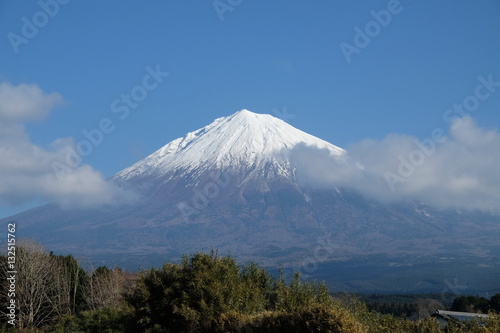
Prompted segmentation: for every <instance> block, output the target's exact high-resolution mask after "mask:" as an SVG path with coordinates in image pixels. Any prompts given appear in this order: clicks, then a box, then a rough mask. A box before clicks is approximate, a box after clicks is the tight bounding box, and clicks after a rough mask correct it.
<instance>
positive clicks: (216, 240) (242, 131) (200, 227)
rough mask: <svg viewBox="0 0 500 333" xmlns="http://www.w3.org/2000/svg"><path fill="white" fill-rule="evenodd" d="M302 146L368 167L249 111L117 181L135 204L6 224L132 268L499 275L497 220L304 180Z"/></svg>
mask: <svg viewBox="0 0 500 333" xmlns="http://www.w3.org/2000/svg"><path fill="white" fill-rule="evenodd" d="M296 149H301V150H306V151H308V152H309V153H311V154H317V153H318V152H321V154H320V155H321V156H324V157H325V158H328V159H329V160H331V161H334V162H335V163H339V164H342V165H344V166H347V167H352V168H358V169H362V168H363V166H362V165H360V164H358V163H356V162H355V161H351V160H350V159H349V158H348V154H347V152H346V151H345V150H343V149H342V148H339V147H337V146H335V145H333V144H330V143H328V142H326V141H324V140H321V139H319V138H317V137H314V136H312V135H309V134H307V133H305V132H302V131H300V130H298V129H296V128H294V127H293V126H291V125H289V124H288V123H286V122H284V121H282V120H280V119H278V118H275V117H273V116H271V115H266V114H256V113H253V112H250V111H248V110H241V111H239V112H236V113H235V114H233V115H231V116H228V117H223V118H219V119H216V120H215V121H214V122H212V123H211V124H209V125H208V126H206V127H203V128H201V129H198V130H196V131H194V132H191V133H188V134H186V136H184V137H182V138H178V139H176V140H173V141H171V142H170V143H168V144H167V145H165V146H164V147H162V148H160V149H159V150H157V151H156V152H154V153H153V154H151V155H149V156H148V157H146V158H145V159H143V160H141V161H138V162H137V163H135V164H134V165H132V166H130V167H128V168H126V169H124V170H122V171H120V172H118V173H117V174H116V175H114V176H113V177H111V178H110V179H109V181H110V182H112V183H114V184H116V185H117V187H119V188H120V189H121V190H123V191H132V192H134V193H136V194H137V197H138V199H137V200H136V202H135V203H133V204H131V203H124V204H120V203H117V205H116V206H106V207H100V208H93V209H62V208H60V207H58V206H56V205H53V204H49V205H45V206H41V207H38V208H34V209H31V210H29V211H26V212H23V213H20V214H17V215H14V216H12V217H10V218H8V219H4V220H3V221H2V222H7V221H16V222H18V223H19V228H18V229H19V232H18V237H25V238H26V237H29V238H34V239H36V240H37V241H38V242H40V243H41V244H43V245H45V246H46V247H47V248H48V249H50V250H52V251H55V252H64V253H72V254H74V255H76V256H80V257H84V258H85V257H86V258H89V257H90V258H91V259H92V260H93V261H94V262H98V263H103V264H107V265H119V266H122V267H128V268H130V269H137V268H138V267H149V266H151V265H160V264H161V263H163V262H164V261H166V260H176V259H179V258H180V257H181V256H182V255H183V254H187V253H193V252H196V251H207V250H210V249H216V250H218V251H219V252H220V253H223V254H231V255H232V256H235V257H236V258H238V260H242V261H248V260H252V261H256V262H257V263H260V264H263V265H273V266H277V265H284V266H285V267H295V268H296V269H297V268H298V269H301V270H302V271H303V273H307V274H309V275H312V276H313V277H317V278H326V279H327V280H328V279H330V280H332V279H333V280H334V282H332V283H335V284H336V285H337V286H342V287H343V288H344V289H352V290H412V291H415V290H436V289H437V288H441V285H442V284H443V281H444V279H445V278H448V279H453V278H455V277H457V276H459V277H461V278H462V279H463V280H466V281H468V282H466V283H468V284H467V285H468V286H469V287H470V288H469V289H474V288H476V286H482V287H485V286H486V284H485V282H484V281H483V280H481V279H480V278H479V280H478V278H475V277H474V275H471V274H470V272H471V269H476V268H477V267H481V268H477V269H483V270H484V274H483V275H482V276H485V279H486V277H488V276H490V274H497V275H498V273H499V272H498V269H496V268H494V267H495V266H496V267H498V265H497V264H498V261H499V259H498V258H499V257H500V245H499V244H498V241H497V240H498V236H499V235H500V226H499V225H500V222H499V221H500V219H499V217H498V216H493V215H490V214H485V213H481V212H458V211H442V210H438V209H434V208H432V207H430V206H425V205H422V204H419V203H416V202H411V201H401V202H399V203H393V204H387V203H381V202H378V201H377V200H375V199H371V198H368V197H365V196H363V195H362V194H360V193H358V192H357V191H355V190H353V189H350V188H349V187H348V186H344V187H335V186H330V187H328V186H324V187H321V188H318V187H315V186H313V185H311V184H307V182H304V181H302V180H301V172H300V171H301V170H300V163H297V162H296V161H295V160H294V159H292V158H291V155H292V154H293V152H294V151H295V150H296ZM477 258H481V260H480V262H479V263H478V261H477ZM419 265H420V266H419ZM476 266H477V267H476ZM360 267H364V268H363V269H362V272H363V273H360V272H361V271H360ZM418 267H420V268H418ZM429 267H432V268H429ZM435 267H440V270H438V271H436V270H435ZM457 267H462V268H460V269H457ZM415 270H416V271H419V272H421V274H417V273H415ZM332 271H335V272H336V273H335V274H336V275H335V277H332ZM424 271H425V272H426V273H428V272H429V271H431V272H432V274H430V275H429V274H426V273H425V272H424ZM367 272H370V273H367ZM451 272H452V273H451ZM467 272H469V273H467ZM429 276H430V277H429ZM333 280H332V281H333ZM415 286H418V287H415ZM412 288H413V289H412Z"/></svg>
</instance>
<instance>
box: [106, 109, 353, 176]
mask: <svg viewBox="0 0 500 333" xmlns="http://www.w3.org/2000/svg"><path fill="white" fill-rule="evenodd" d="M298 144H302V145H306V146H312V147H315V148H319V149H327V150H328V151H329V152H330V154H331V155H334V156H341V155H343V154H344V153H345V151H344V150H343V149H341V148H339V147H337V146H334V145H332V144H330V143H328V142H326V141H324V140H321V139H319V138H317V137H315V136H312V135H310V134H307V133H305V132H303V131H301V130H298V129H296V128H295V127H293V126H291V125H289V124H287V123H286V122H284V121H283V120H281V119H278V118H276V117H273V116H271V115H268V114H258V113H254V112H251V111H248V110H245V109H243V110H241V111H238V112H236V113H234V114H232V115H231V116H228V117H222V118H218V119H216V120H215V121H213V122H212V123H211V124H209V125H207V126H205V127H203V128H201V129H198V130H196V131H194V132H190V133H188V134H186V135H185V136H184V137H182V138H178V139H176V140H173V141H171V142H170V143H168V144H167V145H165V146H164V147H162V148H160V149H159V150H157V151H156V152H154V153H153V154H151V155H149V156H148V157H146V158H145V159H144V160H142V161H139V162H137V163H136V164H134V165H132V166H131V167H129V168H127V169H125V170H123V171H121V172H119V173H118V174H117V175H116V176H115V177H117V178H122V179H129V178H132V177H134V176H137V175H148V174H155V173H161V174H165V173H167V172H175V171H176V170H179V169H183V170H185V171H193V170H194V169H197V168H202V169H212V168H217V169H225V168H233V169H234V168H236V169H237V168H241V167H247V168H249V167H252V168H258V167H259V166H263V165H265V164H267V163H273V164H283V163H286V154H287V152H289V151H290V150H291V149H293V148H294V147H295V146H297V145H298Z"/></svg>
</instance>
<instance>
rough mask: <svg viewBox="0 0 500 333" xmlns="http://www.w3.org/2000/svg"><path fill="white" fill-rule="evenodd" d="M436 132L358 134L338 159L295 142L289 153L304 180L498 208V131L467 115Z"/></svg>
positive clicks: (383, 195) (381, 196)
mask: <svg viewBox="0 0 500 333" xmlns="http://www.w3.org/2000/svg"><path fill="white" fill-rule="evenodd" d="M442 134H443V135H442V136H441V137H440V139H439V140H432V139H431V138H428V139H425V140H419V139H418V138H415V137H412V136H408V135H402V134H390V135H388V136H386V137H385V138H384V139H382V140H380V141H376V140H364V141H361V142H359V143H356V144H354V145H352V146H350V147H349V148H348V149H347V151H348V153H347V155H346V158H345V159H344V160H339V159H337V158H334V157H330V156H329V154H328V152H327V151H322V150H316V151H315V152H314V153H312V152H311V151H310V150H307V149H304V147H296V148H295V149H294V150H293V152H292V154H291V158H292V161H293V162H295V163H298V165H299V166H300V168H299V170H298V174H297V175H298V177H299V178H300V180H301V181H302V182H303V183H306V184H309V185H313V186H319V187H328V186H339V187H351V188H354V189H356V190H358V191H360V192H361V193H363V194H365V195H367V196H370V197H372V198H376V199H378V200H380V201H384V202H391V201H398V200H402V199H409V200H419V201H421V202H424V203H427V204H430V205H433V206H437V207H440V208H456V209H481V210H486V211H489V210H492V211H500V154H499V152H500V134H499V132H498V131H496V130H486V129H483V128H480V127H479V126H477V124H476V123H475V122H474V120H473V119H472V118H470V117H467V118H461V119H457V120H455V121H454V122H453V123H452V124H451V126H450V128H449V131H448V133H442ZM358 163H359V164H358ZM356 165H357V166H356Z"/></svg>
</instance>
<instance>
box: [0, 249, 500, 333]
mask: <svg viewBox="0 0 500 333" xmlns="http://www.w3.org/2000/svg"><path fill="white" fill-rule="evenodd" d="M21 251H24V252H23V253H24V254H26V253H28V254H30V255H31V254H32V255H35V254H36V255H37V256H38V257H37V258H38V259H39V260H41V259H44V260H47V261H46V263H47V264H48V263H51V264H54V266H51V267H52V269H56V268H57V267H62V268H65V269H60V270H58V272H59V273H58V274H59V275H58V277H57V280H58V281H59V283H62V284H61V285H66V286H68V287H69V288H68V289H67V291H66V293H64V294H59V293H55V292H54V291H53V290H52V289H50V288H42V287H41V285H40V284H37V285H34V284H33V285H32V287H34V288H40V290H41V291H42V290H43V292H47V295H46V297H50V301H47V302H42V303H40V304H42V305H43V306H45V307H47V308H46V309H45V311H41V312H39V315H43V316H44V318H43V320H41V319H40V318H31V319H32V320H30V321H27V320H26V318H24V317H23V316H27V315H29V314H30V313H29V312H27V310H26V311H24V312H18V313H17V315H18V320H19V321H23V322H24V323H25V324H24V325H23V326H22V327H19V326H16V327H11V325H8V324H7V321H6V320H5V321H4V322H3V323H2V324H3V326H2V327H1V329H0V332H30V333H45V332H54V333H70V332H71V333H94V332H96V333H122V332H123V333H128V332H134V333H138V332H148V333H161V332H163V333H166V332H221V333H222V332H254V333H257V332H287V333H289V332H345V333H350V332H352V333H357V332H367V333H368V332H370V333H371V332H374V333H377V332H429V333H431V332H443V330H442V329H441V328H440V327H439V324H438V322H437V320H436V319H434V318H430V317H428V316H427V318H422V319H416V318H414V320H411V319H408V318H401V317H397V316H394V315H391V314H383V313H380V312H377V311H374V310H373V309H370V308H369V307H368V306H367V303H365V302H364V301H362V300H361V299H360V298H358V297H355V296H353V295H347V294H343V295H335V296H334V297H332V295H331V294H330V293H329V291H328V289H327V287H326V286H325V285H324V284H323V283H316V282H306V281H303V280H302V279H301V277H300V274H298V273H296V274H295V275H294V276H293V277H291V279H285V276H283V272H281V274H279V276H278V277H277V278H275V277H273V276H272V275H270V274H269V273H268V271H266V270H265V269H263V268H261V267H259V266H258V265H256V264H252V263H251V264H248V265H243V266H242V265H238V264H237V263H236V262H235V260H234V259H233V258H231V257H222V256H219V255H218V254H217V253H216V252H211V253H197V254H195V255H193V256H189V257H188V256H185V257H184V259H183V261H182V262H181V263H179V264H173V263H165V264H164V265H163V267H161V268H154V269H151V270H146V271H142V272H140V273H139V274H136V275H130V274H125V273H124V272H122V271H121V270H119V269H113V270H111V269H107V268H104V267H101V268H98V269H96V270H95V271H93V272H91V273H87V272H84V271H82V270H81V269H80V268H79V267H77V266H75V261H74V259H73V258H71V257H57V256H54V255H53V254H46V253H43V252H42V253H40V252H39V250H37V251H38V252H37V251H31V252H30V251H25V250H21ZM35 252H36V253H35ZM24 258H26V260H29V259H30V258H29V255H26V256H25V257H24ZM2 259H3V260H4V262H5V257H4V258H2ZM65 279H66V280H65ZM3 280H4V279H2V281H3ZM54 281H55V280H54V278H53V276H52V275H51V276H48V277H47V280H44V281H41V282H42V283H47V284H53V283H54ZM25 282H26V283H27V285H28V286H30V285H31V284H30V283H31V282H30V281H25ZM38 282H40V281H38ZM2 283H4V282H2ZM4 290H5V289H4ZM26 290H29V288H27V289H26ZM18 296H19V297H21V295H18ZM29 296H30V295H23V297H21V298H22V299H24V300H26V302H28V301H29ZM56 296H57V297H56ZM67 296H69V297H67ZM21 298H20V299H21ZM47 299H49V298H47ZM471 300H472V301H474V302H476V301H477V300H474V299H471ZM1 301H2V309H5V306H4V305H5V304H6V303H5V302H6V301H8V300H7V298H6V295H4V294H3V295H2V299H1ZM496 301H498V300H495V302H496ZM56 302H61V304H56ZM492 302H493V300H492ZM478 304H481V305H482V304H483V303H482V302H479V303H478ZM492 304H493V303H492ZM494 304H496V303H494ZM54 306H57V308H58V309H59V311H52V310H51V309H52V308H53V307H54ZM35 315H38V314H35ZM39 319H40V320H39ZM444 332H454V333H459V332H473V333H474V332H500V317H499V316H498V315H495V314H493V313H491V319H490V321H489V322H488V324H487V325H485V326H479V325H478V324H477V323H468V324H464V323H458V322H457V323H450V324H449V325H448V327H447V328H446V330H445V331H444Z"/></svg>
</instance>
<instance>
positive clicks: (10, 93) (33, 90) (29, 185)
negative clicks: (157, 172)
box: [0, 82, 129, 207]
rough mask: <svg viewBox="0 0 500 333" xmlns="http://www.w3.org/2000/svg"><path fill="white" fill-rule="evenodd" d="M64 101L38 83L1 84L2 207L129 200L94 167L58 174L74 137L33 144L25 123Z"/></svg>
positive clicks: (0, 172)
mask: <svg viewBox="0 0 500 333" xmlns="http://www.w3.org/2000/svg"><path fill="white" fill-rule="evenodd" d="M62 102H63V99H62V97H61V96H60V95H59V94H56V93H52V94H45V93H44V92H42V91H41V89H40V88H39V87H38V86H36V85H27V84H21V85H18V86H13V85H11V84H10V83H5V82H4V83H0V174H1V177H0V204H1V205H22V204H26V203H29V202H33V201H36V202H40V201H42V202H43V201H51V202H56V203H58V204H60V205H61V206H62V207H68V206H71V207H88V206H92V205H102V204H113V203H115V202H118V201H120V202H122V201H123V200H124V199H127V198H129V194H125V193H123V192H121V191H119V190H118V189H117V188H115V187H114V186H113V185H112V184H110V183H109V182H107V181H106V180H105V179H104V178H103V177H102V175H101V174H100V173H99V172H97V171H96V170H93V169H92V168H91V167H90V166H89V165H85V164H81V165H78V166H75V167H68V168H67V169H66V171H67V172H65V173H63V174H57V173H56V172H55V170H54V168H53V163H54V162H59V163H62V164H64V163H66V161H67V152H68V149H69V148H72V147H73V148H74V143H73V140H72V139H58V140H56V141H55V142H54V143H53V144H52V145H51V148H49V149H45V148H43V147H40V146H37V145H35V144H33V143H32V142H31V141H30V140H29V137H28V135H27V133H26V131H25V128H24V124H23V123H24V122H26V121H29V120H35V119H42V118H43V117H45V116H46V115H47V114H48V113H49V111H50V110H51V109H52V108H53V107H54V106H55V105H57V104H60V103H62Z"/></svg>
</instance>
